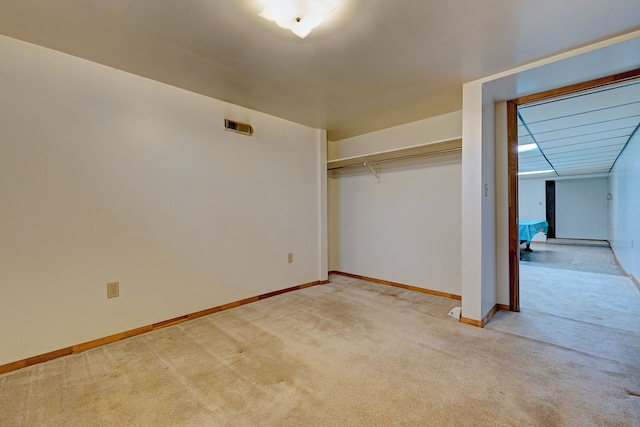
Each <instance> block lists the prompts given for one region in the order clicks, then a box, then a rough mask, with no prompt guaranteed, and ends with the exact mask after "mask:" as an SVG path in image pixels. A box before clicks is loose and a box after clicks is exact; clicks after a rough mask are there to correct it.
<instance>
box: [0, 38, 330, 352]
mask: <svg viewBox="0 0 640 427" xmlns="http://www.w3.org/2000/svg"><path fill="white" fill-rule="evenodd" d="M0 57H2V60H1V61H0V92H1V93H2V96H1V97H0V129H1V133H0V198H1V199H2V201H3V204H2V209H1V210H0V217H1V221H0V259H1V260H2V261H1V262H0V282H1V286H0V322H1V323H2V324H3V325H6V327H3V328H2V329H1V330H0V343H2V345H0V364H3V363H8V362H12V361H15V360H19V359H23V358H26V357H30V356H33V355H37V354H42V353H45V352H48V351H52V350H56V349H59V348H63V347H66V346H70V345H73V344H78V343H82V342H86V341H89V340H93V339H96V338H100V337H104V336H108V335H110V334H114V333H118V332H121V331H126V330H130V329H133V328H136V327H140V326H143V325H148V324H151V323H154V322H158V321H162V320H166V319H170V318H173V317H175V316H180V315H184V314H187V313H191V312H195V311H198V310H202V309H206V308H209V307H214V306H218V305H221V304H224V303H228V302H232V301H237V300H240V299H243V298H247V297H251V296H255V295H258V294H262V293H266V292H270V291H274V290H278V289H283V288H287V287H290V286H294V285H298V284H302V283H307V282H312V281H316V280H320V279H322V278H323V277H322V273H321V266H322V265H323V263H324V265H325V270H326V259H325V258H326V252H325V253H321V248H322V245H323V242H322V239H323V237H322V236H323V234H326V226H325V225H323V224H322V221H323V216H322V215H321V211H322V208H323V207H322V206H320V205H321V204H322V203H323V194H322V192H323V191H324V190H323V188H324V186H325V185H326V181H325V180H323V179H322V176H323V171H324V169H325V168H326V166H325V164H324V162H321V158H320V157H321V153H323V152H325V151H326V138H325V137H324V131H320V130H316V129H311V128H308V127H305V126H301V125H297V124H294V123H291V122H288V121H285V120H281V119H278V118H275V117H271V116H267V115H265V114H261V113H258V112H255V111H251V110H248V109H244V108H240V107H237V106H234V105H231V104H227V103H224V102H221V101H217V100H214V99H210V98H207V97H204V96H200V95H196V94H193V93H190V92H187V91H184V90H180V89H176V88H173V87H170V86H167V85H164V84H161V83H158V82H154V81H151V80H147V79H144V78H141V77H137V76H134V75H130V74H127V73H124V72H121V71H118V70H114V69H111V68H107V67H104V66H101V65H99V64H95V63H91V62H88V61H85V60H81V59H78V58H75V57H72V56H68V55H65V54H61V53H59V52H56V51H53V50H48V49H45V48H42V47H38V46H34V45H30V44H27V43H24V42H20V41H17V40H13V39H9V38H6V37H0ZM225 117H226V118H230V119H235V120H239V121H242V122H248V123H251V124H252V125H253V126H254V128H255V135H254V136H253V137H246V136H242V135H238V134H235V133H231V132H227V131H225V130H224V127H223V120H224V118H225ZM324 245H326V242H325V243H324ZM325 247H326V246H325ZM289 252H293V253H294V262H293V263H292V264H288V263H287V254H288V253H289ZM325 275H326V272H325ZM112 281H119V282H120V297H119V298H114V299H109V300H108V299H107V298H106V284H107V282H112Z"/></svg>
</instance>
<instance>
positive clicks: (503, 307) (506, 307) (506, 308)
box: [496, 304, 511, 311]
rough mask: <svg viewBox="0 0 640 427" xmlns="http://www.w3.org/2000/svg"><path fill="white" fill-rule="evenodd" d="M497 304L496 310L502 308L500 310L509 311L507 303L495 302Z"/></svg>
mask: <svg viewBox="0 0 640 427" xmlns="http://www.w3.org/2000/svg"><path fill="white" fill-rule="evenodd" d="M496 305H497V306H498V310H502V311H511V307H509V304H496Z"/></svg>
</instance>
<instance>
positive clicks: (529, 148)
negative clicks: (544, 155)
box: [518, 143, 538, 153]
mask: <svg viewBox="0 0 640 427" xmlns="http://www.w3.org/2000/svg"><path fill="white" fill-rule="evenodd" d="M537 149H538V144H536V143H531V144H522V145H518V153H526V152H527V151H533V150H537Z"/></svg>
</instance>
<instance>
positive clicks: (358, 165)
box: [329, 148, 462, 170]
mask: <svg viewBox="0 0 640 427" xmlns="http://www.w3.org/2000/svg"><path fill="white" fill-rule="evenodd" d="M456 151H462V148H449V149H447V150H438V151H431V152H429V153H421V154H413V155H410V156H402V157H393V158H391V159H384V160H372V161H367V160H365V162H364V163H355V164H353V165H346V166H338V167H336V168H329V170H337V169H347V168H359V167H362V166H369V165H374V164H378V163H386V162H396V161H400V160H409V159H415V158H418V157H426V156H434V155H437V154H446V153H453V152H456Z"/></svg>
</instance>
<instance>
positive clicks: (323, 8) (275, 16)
mask: <svg viewBox="0 0 640 427" xmlns="http://www.w3.org/2000/svg"><path fill="white" fill-rule="evenodd" d="M338 1H339V0H269V1H268V6H267V8H266V9H264V10H263V11H262V12H260V13H259V14H258V15H260V16H262V17H263V18H264V19H266V20H269V21H271V22H275V23H276V24H278V25H279V26H280V27H282V28H286V29H287V30H291V31H292V32H293V34H295V35H296V36H298V37H300V38H301V39H303V38H305V37H306V36H308V35H309V33H310V32H311V30H313V29H314V28H315V27H317V26H318V25H320V24H321V23H322V21H324V19H325V18H326V17H327V16H329V14H331V12H333V11H334V10H335V9H336V7H337V6H338Z"/></svg>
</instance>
